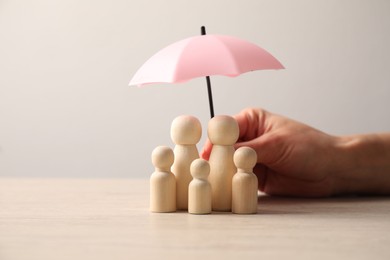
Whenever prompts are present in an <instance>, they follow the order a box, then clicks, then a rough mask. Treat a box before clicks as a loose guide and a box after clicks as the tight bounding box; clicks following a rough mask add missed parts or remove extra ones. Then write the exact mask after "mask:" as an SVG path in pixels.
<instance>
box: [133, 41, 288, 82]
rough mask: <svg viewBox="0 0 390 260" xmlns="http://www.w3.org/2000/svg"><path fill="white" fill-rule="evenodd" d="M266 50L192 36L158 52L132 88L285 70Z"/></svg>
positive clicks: (134, 80)
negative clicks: (208, 77)
mask: <svg viewBox="0 0 390 260" xmlns="http://www.w3.org/2000/svg"><path fill="white" fill-rule="evenodd" d="M283 68H284V67H283V65H282V64H281V63H280V62H279V61H278V60H277V59H276V58H274V57H273V56H272V55H271V54H270V53H268V52H267V51H266V50H264V49H263V48H261V47H259V46H257V45H255V44H253V43H250V42H247V41H244V40H241V39H238V38H235V37H232V36H227V35H212V34H209V35H202V36H195V37H190V38H187V39H184V40H181V41H178V42H176V43H173V44H171V45H169V46H167V47H166V48H164V49H162V50H160V51H159V52H157V53H156V54H155V55H154V56H152V57H151V58H150V59H149V60H148V61H146V62H145V63H144V64H143V65H142V67H141V68H140V69H139V70H138V71H137V72H136V73H135V75H134V76H133V78H132V79H131V81H130V84H129V85H138V86H142V85H145V84H152V83H178V82H185V81H188V80H190V79H193V78H197V77H205V76H213V75H225V76H230V77H235V76H238V75H240V74H242V73H245V72H248V71H253V70H265V69H283Z"/></svg>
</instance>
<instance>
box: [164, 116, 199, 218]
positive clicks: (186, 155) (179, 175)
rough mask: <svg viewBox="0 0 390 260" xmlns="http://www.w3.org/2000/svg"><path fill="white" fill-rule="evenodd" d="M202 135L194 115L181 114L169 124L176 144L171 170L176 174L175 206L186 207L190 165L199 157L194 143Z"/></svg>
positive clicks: (183, 208)
mask: <svg viewBox="0 0 390 260" xmlns="http://www.w3.org/2000/svg"><path fill="white" fill-rule="evenodd" d="M201 136H202V126H201V124H200V122H199V120H198V119H197V118H196V117H193V116H189V115H182V116H178V117H176V118H175V119H174V120H173V122H172V125H171V138H172V141H173V142H174V143H175V144H176V146H175V149H174V153H175V162H174V163H173V166H172V172H173V174H174V175H175V176H176V192H177V195H176V200H177V208H178V209H181V210H187V209H188V185H189V184H190V182H191V180H192V176H191V172H190V165H191V163H192V161H194V160H195V159H198V158H199V152H198V149H197V148H196V144H197V143H198V142H199V140H200V137H201Z"/></svg>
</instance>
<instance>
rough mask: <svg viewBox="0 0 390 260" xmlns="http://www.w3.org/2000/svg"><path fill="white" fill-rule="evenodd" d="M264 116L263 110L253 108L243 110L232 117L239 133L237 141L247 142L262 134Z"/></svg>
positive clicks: (265, 114) (265, 113)
mask: <svg viewBox="0 0 390 260" xmlns="http://www.w3.org/2000/svg"><path fill="white" fill-rule="evenodd" d="M266 116H267V112H266V111H265V110H263V109H253V108H247V109H244V110H242V111H241V112H240V113H239V114H237V115H235V116H233V117H234V118H235V119H236V121H237V124H238V127H239V131H240V134H239V138H238V141H248V140H251V139H255V138H256V137H258V136H259V135H261V134H262V133H263V132H264V131H263V129H264V122H265V119H266Z"/></svg>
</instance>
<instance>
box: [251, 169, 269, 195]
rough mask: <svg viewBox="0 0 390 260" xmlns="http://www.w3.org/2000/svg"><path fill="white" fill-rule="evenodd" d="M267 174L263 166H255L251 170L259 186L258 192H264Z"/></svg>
mask: <svg viewBox="0 0 390 260" xmlns="http://www.w3.org/2000/svg"><path fill="white" fill-rule="evenodd" d="M267 172H268V168H267V167H266V166H265V165H263V164H260V163H258V164H256V166H255V167H254V168H253V173H254V174H255V175H256V177H257V182H258V186H259V190H260V191H263V192H264V190H265V186H266V183H267Z"/></svg>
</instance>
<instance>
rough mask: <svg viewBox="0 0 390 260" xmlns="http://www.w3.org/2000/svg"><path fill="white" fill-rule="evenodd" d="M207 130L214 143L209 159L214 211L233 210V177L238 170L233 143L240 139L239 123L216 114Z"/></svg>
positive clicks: (231, 118) (229, 117) (228, 117)
mask: <svg viewBox="0 0 390 260" xmlns="http://www.w3.org/2000/svg"><path fill="white" fill-rule="evenodd" d="M207 132H208V137H209V139H210V141H211V143H212V144H213V148H212V150H211V154H210V159H209V163H210V176H209V181H210V183H211V190H212V203H211V204H212V207H213V210H214V211H231V207H232V178H233V174H234V173H235V172H236V167H235V166H234V162H233V154H234V147H233V144H235V143H236V141H237V139H238V135H239V128H238V124H237V122H236V120H235V119H234V118H233V117H231V116H215V117H213V118H212V119H211V120H210V121H209V124H208V129H207Z"/></svg>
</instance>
